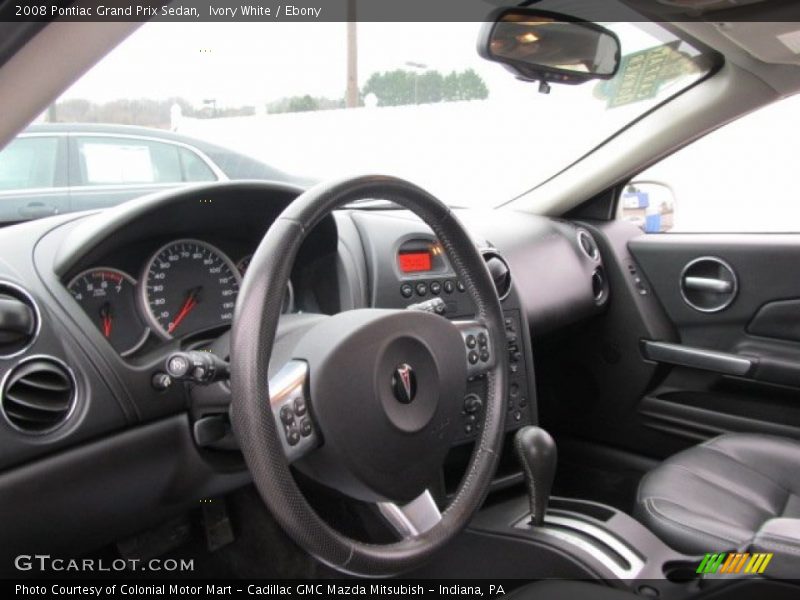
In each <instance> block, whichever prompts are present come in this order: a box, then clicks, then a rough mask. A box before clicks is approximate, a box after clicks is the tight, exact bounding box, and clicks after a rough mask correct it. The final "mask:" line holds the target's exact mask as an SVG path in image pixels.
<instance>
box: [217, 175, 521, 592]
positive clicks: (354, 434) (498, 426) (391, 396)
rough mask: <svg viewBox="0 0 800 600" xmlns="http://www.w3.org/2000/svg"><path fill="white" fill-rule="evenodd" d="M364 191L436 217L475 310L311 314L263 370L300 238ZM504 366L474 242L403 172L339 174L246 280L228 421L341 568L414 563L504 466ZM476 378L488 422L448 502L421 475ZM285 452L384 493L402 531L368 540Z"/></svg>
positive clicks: (254, 470)
mask: <svg viewBox="0 0 800 600" xmlns="http://www.w3.org/2000/svg"><path fill="white" fill-rule="evenodd" d="M365 198H381V199H386V200H390V201H392V202H395V203H397V204H399V205H402V206H403V207H405V208H407V209H409V210H411V211H412V212H414V213H415V214H416V215H417V216H419V217H420V218H421V219H422V220H423V221H424V222H425V223H427V225H428V226H430V228H431V229H432V230H433V232H434V234H435V235H436V237H437V238H438V240H439V241H440V242H441V244H442V247H443V248H444V250H445V252H446V254H447V256H448V258H449V260H450V264H451V265H452V267H453V269H454V270H455V273H456V275H457V277H458V278H459V279H460V280H461V281H462V282H463V283H464V285H465V287H466V290H467V292H468V293H469V294H470V296H471V297H472V299H473V301H474V304H475V306H476V309H477V310H476V314H475V318H474V319H472V320H468V321H449V320H447V319H445V318H443V317H441V316H439V315H438V314H434V313H431V312H425V311H420V310H382V309H358V310H351V311H346V312H343V313H340V314H337V315H335V316H318V317H317V318H314V319H307V320H306V321H305V326H304V329H303V332H302V335H301V336H295V338H294V339H297V338H298V337H299V341H298V342H297V343H296V344H295V346H294V348H293V349H291V350H290V352H289V356H291V357H292V358H291V360H289V361H288V362H287V363H286V364H285V365H284V366H283V367H282V368H281V369H280V370H279V371H278V372H277V373H275V374H274V375H273V376H272V378H270V377H269V373H270V371H269V367H270V359H271V357H273V355H274V354H276V352H275V351H274V346H275V345H276V330H277V326H278V320H279V317H280V314H281V305H282V302H283V295H284V290H285V289H286V285H287V282H288V280H289V276H290V273H291V269H292V265H293V263H294V260H295V257H296V255H297V252H298V249H299V248H300V245H301V243H302V242H303V239H304V238H305V236H306V235H307V234H308V232H309V231H311V230H312V229H313V228H314V226H315V225H317V224H318V223H319V222H320V221H321V220H322V219H323V218H324V217H325V216H327V215H328V214H329V213H330V212H331V211H333V210H334V209H336V208H338V207H341V206H343V205H345V204H348V203H351V202H354V201H356V200H360V199H365ZM281 354H284V352H281ZM284 355H285V354H284ZM507 372H508V358H507V353H506V352H505V329H504V321H503V313H502V310H501V308H500V302H499V299H498V297H497V293H496V291H495V288H494V285H493V283H492V279H491V277H490V275H489V272H488V270H487V268H486V265H485V263H484V260H483V258H482V257H481V255H480V253H479V251H478V249H477V248H476V246H475V243H474V242H473V240H472V239H471V238H470V236H469V234H468V233H467V232H466V231H465V230H464V228H463V226H462V225H461V224H460V223H459V221H458V220H457V219H456V217H455V216H454V215H453V213H452V212H451V211H450V209H449V208H448V207H447V206H446V205H445V204H443V203H442V202H441V201H439V200H437V199H436V198H434V197H433V196H431V195H430V194H429V193H427V192H426V191H424V190H423V189H421V188H419V187H417V186H415V185H413V184H411V183H409V182H407V181H404V180H401V179H397V178H393V177H385V176H367V177H360V178H354V179H345V180H340V181H337V182H333V183H328V184H320V185H317V186H315V187H313V188H311V189H310V190H308V191H306V192H305V193H303V194H302V195H300V196H299V197H298V198H297V199H296V200H295V201H294V202H292V204H290V205H289V206H288V207H287V208H286V209H285V210H284V211H283V213H281V215H280V216H279V217H278V218H277V220H276V221H275V222H274V223H273V225H272V226H271V227H270V229H269V231H268V232H267V234H266V235H265V237H264V239H263V240H262V241H261V244H260V245H259V247H258V250H257V251H256V253H255V255H254V256H253V259H252V261H251V263H250V267H249V268H248V271H247V275H246V276H245V278H244V281H243V282H242V286H241V288H240V291H239V297H238V301H237V304H236V311H235V314H234V319H233V328H232V336H231V389H232V396H233V400H232V406H231V416H232V422H233V426H234V431H235V432H236V435H237V437H238V439H239V442H240V445H241V448H242V452H243V454H244V457H245V460H246V462H247V465H248V467H249V469H250V472H251V474H252V477H253V480H254V482H255V485H256V487H257V488H258V491H259V493H260V495H261V497H262V499H263V501H264V503H265V504H266V505H267V507H268V508H269V510H270V511H271V512H272V514H273V515H274V517H275V518H276V520H277V521H278V522H279V523H280V525H281V526H282V527H283V528H284V529H285V531H286V532H287V533H288V534H289V535H290V536H291V537H292V538H294V540H295V541H296V542H297V543H298V545H300V546H301V547H302V548H304V549H305V550H306V551H308V552H309V553H310V554H311V555H312V556H314V557H316V558H317V559H319V560H320V561H322V562H323V563H325V564H327V565H329V566H331V567H333V568H334V569H337V570H339V571H342V572H346V573H352V574H356V575H361V576H371V577H376V576H389V575H394V574H399V573H402V572H404V571H408V570H411V569H413V568H416V567H418V566H420V565H422V564H423V563H424V562H425V561H426V560H427V559H428V558H430V557H431V555H432V554H433V553H434V552H435V551H436V550H438V549H440V548H441V547H442V546H444V545H445V544H446V543H447V542H448V541H449V540H451V539H452V538H453V537H454V536H455V535H456V534H457V533H458V532H459V531H460V530H461V529H462V528H463V527H465V526H466V525H467V523H468V522H469V520H470V518H471V517H472V515H473V513H474V512H475V511H476V510H477V509H478V508H479V507H480V505H481V503H482V502H483V499H484V498H485V495H486V493H487V491H488V488H489V484H490V482H491V479H492V476H493V474H494V471H495V467H496V465H497V460H498V452H499V449H500V448H501V444H502V437H503V431H504V420H505V412H506V411H505V410H504V408H505V406H504V405H505V397H506V390H507V383H508V382H507ZM471 376H485V377H486V379H487V397H486V406H485V411H484V414H485V420H484V422H483V423H482V424H480V425H479V431H480V435H479V439H478V442H477V444H476V446H475V451H474V453H473V455H472V459H471V461H470V463H469V466H468V468H467V472H466V474H465V476H464V478H463V480H462V482H461V484H460V487H459V489H458V492H457V494H456V495H455V497H454V498H453V500H452V501H451V502H450V504H449V506H448V507H447V509H446V510H445V511H444V512H440V511H439V508H438V507H437V505H436V503H435V502H434V500H433V497H432V495H431V494H430V492H429V491H428V485H430V483H431V482H432V481H435V480H436V476H437V473H438V471H439V469H440V468H441V466H442V463H443V461H444V458H445V455H446V453H447V451H448V449H449V448H450V446H451V443H452V441H453V440H454V439H455V437H456V435H457V433H458V432H459V430H460V428H461V427H462V423H461V419H460V414H461V412H462V411H463V410H464V394H465V388H466V381H467V378H468V377H471ZM290 465H292V466H293V467H294V468H297V469H299V470H300V471H301V472H303V473H304V474H306V475H308V476H309V477H311V478H313V479H314V480H316V481H318V482H320V483H323V484H324V485H326V486H328V487H330V488H333V489H335V490H338V491H339V492H341V493H343V494H345V495H347V496H350V497H352V498H356V499H358V500H362V501H367V502H375V503H376V504H377V507H378V509H379V510H380V512H381V514H382V515H383V516H384V517H385V518H386V520H387V521H388V522H389V523H390V524H392V525H393V526H394V528H395V530H396V532H397V534H398V541H396V542H393V543H389V544H369V543H365V542H361V541H358V540H354V539H352V538H350V537H347V536H345V535H343V534H342V533H339V532H338V531H336V530H335V529H333V528H332V527H331V526H329V525H328V524H327V523H326V522H325V521H324V520H323V519H322V518H321V517H319V516H318V515H317V514H316V512H315V511H314V510H313V509H312V507H311V506H310V505H309V503H308V501H307V500H306V498H305V497H304V496H303V494H302V492H301V490H300V489H299V488H298V486H297V483H296V482H295V479H294V477H293V475H292V472H291V470H290V468H289V467H290Z"/></svg>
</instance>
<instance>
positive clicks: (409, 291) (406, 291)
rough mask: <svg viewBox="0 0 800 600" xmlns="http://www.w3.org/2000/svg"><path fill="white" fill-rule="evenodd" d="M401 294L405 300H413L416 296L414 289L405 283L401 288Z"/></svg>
mask: <svg viewBox="0 0 800 600" xmlns="http://www.w3.org/2000/svg"><path fill="white" fill-rule="evenodd" d="M400 293H401V294H402V295H403V298H411V296H413V295H414V287H413V286H412V285H411V284H410V283H404V284H403V285H401V286H400Z"/></svg>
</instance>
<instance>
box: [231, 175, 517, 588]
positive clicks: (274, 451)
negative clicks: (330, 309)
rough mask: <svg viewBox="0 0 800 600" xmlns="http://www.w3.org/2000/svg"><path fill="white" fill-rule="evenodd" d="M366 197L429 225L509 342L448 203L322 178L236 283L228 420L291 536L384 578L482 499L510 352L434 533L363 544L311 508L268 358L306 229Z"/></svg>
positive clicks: (413, 190) (377, 180)
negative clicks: (283, 435) (273, 398)
mask: <svg viewBox="0 0 800 600" xmlns="http://www.w3.org/2000/svg"><path fill="white" fill-rule="evenodd" d="M365 198H380V199H385V200H390V201H392V202H395V203H397V204H399V205H401V206H403V207H405V208H407V209H409V210H411V211H412V212H414V213H415V214H416V215H417V216H419V217H420V218H421V219H422V220H423V221H424V222H425V223H426V224H427V225H428V226H429V227H431V229H432V230H433V232H434V234H435V235H436V236H437V238H438V239H439V241H440V242H441V244H442V246H443V248H444V250H445V252H446V254H447V256H448V258H449V260H450V263H451V265H452V267H453V269H454V270H455V272H456V275H457V276H458V278H459V279H460V280H461V281H462V282H463V283H464V285H465V287H466V290H467V292H468V293H469V294H470V296H471V297H472V299H473V301H474V304H475V306H476V309H477V311H476V319H478V320H480V321H482V322H483V323H484V325H485V326H486V328H487V331H488V335H489V337H490V339H491V341H492V344H493V347H494V348H498V349H503V348H505V345H506V342H505V331H504V324H503V323H504V320H503V313H502V309H501V307H500V302H499V299H498V297H497V293H496V291H495V288H494V284H493V282H492V279H491V277H490V275H489V272H488V270H487V268H486V265H485V262H484V260H483V258H482V256H481V254H480V252H479V251H478V249H477V247H476V245H475V243H474V241H473V240H472V239H471V238H470V236H469V234H468V233H467V232H466V231H465V230H464V228H463V226H462V225H461V224H460V222H459V221H458V220H457V218H456V217H455V215H453V213H452V212H451V210H450V209H449V208H448V207H447V206H446V205H445V204H444V203H442V202H441V201H440V200H438V199H436V198H435V197H433V196H432V195H430V194H429V193H428V192H426V191H425V190H423V189H421V188H419V187H417V186H415V185H413V184H411V183H409V182H407V181H404V180H402V179H398V178H394V177H387V176H364V177H359V178H353V179H344V180H339V181H335V182H332V183H326V184H320V185H317V186H315V187H313V188H311V189H309V190H308V191H306V192H305V193H303V194H301V195H300V196H299V197H298V198H297V199H295V200H294V202H292V203H291V204H290V205H289V206H288V207H287V208H286V209H285V210H284V211H283V212H282V213H281V214H280V216H279V217H278V218H277V219H276V220H275V222H274V223H273V224H272V226H271V227H270V228H269V230H268V232H267V234H266V235H265V237H264V239H263V240H262V241H261V243H260V245H259V247H258V249H257V251H256V252H255V254H254V255H253V258H252V261H251V263H250V266H249V268H248V272H247V275H246V276H245V278H244V281H243V282H242V286H241V288H240V291H239V296H238V300H237V303H236V310H235V315H234V319H233V327H232V335H231V389H232V397H233V400H232V405H231V420H232V423H233V426H234V431H235V432H236V435H237V437H238V439H239V442H240V445H241V449H242V452H243V454H244V457H245V460H246V463H247V465H248V468H249V470H250V472H251V474H252V477H253V481H254V483H255V485H256V487H257V489H258V491H259V493H260V495H261V497H262V499H263V501H264V503H265V504H266V506H267V507H268V509H269V510H270V511H271V512H272V514H273V515H274V517H275V519H276V520H277V521H278V523H279V524H280V525H281V526H282V527H283V529H284V530H285V531H286V532H287V533H288V534H289V536H290V537H292V538H293V539H294V540H295V541H296V542H297V543H298V545H299V546H300V547H302V548H304V549H305V550H306V551H308V552H309V553H310V554H311V555H312V556H314V557H315V558H317V559H318V560H320V561H321V562H323V563H325V564H327V565H328V566H330V567H332V568H334V569H336V570H338V571H341V572H345V573H351V574H356V575H361V576H368V577H380V576H390V575H395V574H399V573H402V572H406V571H409V570H411V569H413V568H416V567H418V566H421V565H422V564H423V563H424V562H425V561H426V560H427V559H429V558H430V557H431V555H432V554H433V553H434V552H436V551H437V550H438V549H440V548H441V547H442V546H444V545H445V544H446V543H447V542H448V541H449V540H451V539H452V538H453V537H454V536H455V535H456V534H457V533H458V532H459V531H461V529H463V528H464V527H465V526H466V525H467V523H468V522H469V520H470V518H471V517H472V515H473V514H474V513H475V511H476V510H477V509H478V508H479V507H480V505H481V503H482V502H483V500H484V498H485V496H486V494H487V492H488V489H489V485H490V483H491V480H492V477H493V474H494V471H495V468H496V465H497V461H498V451H499V449H500V448H501V447H502V440H503V433H504V425H505V412H506V411H505V398H506V392H507V372H508V358H507V356H506V354H507V353H506V352H504V351H502V350H500V351H498V352H496V354H497V360H496V361H495V365H494V366H493V367H492V368H491V369H490V370H489V371H488V372H487V373H486V378H487V397H486V408H485V421H484V424H483V427H481V428H480V437H479V439H478V440H477V443H476V446H475V450H474V452H473V455H472V458H471V460H470V463H469V466H468V468H467V472H466V474H465V475H464V478H463V479H462V482H461V485H460V487H459V489H458V491H457V493H456V495H455V497H454V498H453V500H452V501H451V502H450V504H449V506H448V507H447V509H446V510H445V511H444V512H443V513H442V518H441V520H440V521H439V522H438V523H437V524H436V525H435V526H434V527H433V528H432V529H430V530H428V531H426V532H424V533H421V534H419V535H417V536H414V537H407V538H404V539H402V540H401V541H398V542H395V543H391V544H369V543H365V542H361V541H357V540H353V539H351V538H349V537H347V536H345V535H343V534H341V533H339V532H338V531H336V530H335V529H334V528H332V527H331V526H329V525H328V524H327V523H326V522H325V521H324V520H323V519H322V518H321V517H319V516H318V515H317V514H316V512H315V511H314V510H313V509H312V508H311V506H310V505H309V504H308V502H307V500H306V499H305V497H304V496H303V493H302V492H301V490H300V489H299V488H298V486H297V484H296V482H295V480H294V477H293V476H292V473H291V471H290V468H289V465H288V463H287V460H286V458H285V456H284V451H283V448H282V446H281V441H280V438H279V435H280V432H279V431H278V428H277V425H276V423H275V421H274V418H273V414H272V411H271V409H270V401H269V398H270V389H269V378H268V369H269V362H270V357H271V354H272V347H273V343H274V341H275V334H276V330H277V324H278V319H279V317H280V314H281V306H282V302H283V295H284V294H283V290H284V289H285V288H286V284H287V282H288V280H289V276H290V274H291V270H292V266H293V264H294V260H295V257H296V255H297V252H298V250H299V248H300V246H301V244H302V242H303V240H304V239H305V237H306V235H307V233H308V232H309V231H311V230H312V229H313V228H314V226H315V225H317V224H318V223H319V222H320V221H321V220H322V219H323V218H324V217H325V216H327V215H328V214H330V213H331V212H332V211H333V210H334V209H336V208H339V207H342V206H344V205H346V204H348V203H351V202H353V201H355V200H360V199H365Z"/></svg>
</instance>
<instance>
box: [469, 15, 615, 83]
mask: <svg viewBox="0 0 800 600" xmlns="http://www.w3.org/2000/svg"><path fill="white" fill-rule="evenodd" d="M490 19H491V20H490V21H489V22H487V23H484V25H483V28H482V29H481V33H480V36H479V39H478V54H480V55H481V56H482V57H483V58H485V59H487V60H491V61H494V62H498V63H500V64H502V65H504V66H505V67H506V68H507V69H509V70H510V71H512V72H513V73H514V74H516V75H517V77H519V78H520V79H524V80H528V81H541V82H542V84H543V87H544V88H545V89H544V90H543V91H548V89H549V88H548V87H547V82H554V83H570V84H576V83H583V82H585V81H589V80H590V79H611V78H612V77H614V75H615V74H616V73H617V69H618V68H619V64H620V56H621V47H620V42H619V38H618V37H617V35H616V34H615V33H614V32H613V31H610V30H608V29H606V28H605V27H601V26H600V25H597V24H595V23H590V22H588V21H581V20H580V19H576V18H575V17H571V16H568V15H562V14H559V13H553V12H549V11H544V10H537V9H533V8H502V9H499V10H498V11H495V12H494V13H492V16H491V17H490Z"/></svg>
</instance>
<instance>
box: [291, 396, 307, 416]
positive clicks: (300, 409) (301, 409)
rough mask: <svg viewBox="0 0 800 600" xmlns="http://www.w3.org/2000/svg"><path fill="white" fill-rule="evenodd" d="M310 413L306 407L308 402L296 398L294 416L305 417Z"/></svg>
mask: <svg viewBox="0 0 800 600" xmlns="http://www.w3.org/2000/svg"><path fill="white" fill-rule="evenodd" d="M306 412H308V408H307V407H306V400H305V398H295V399H294V414H296V415H297V416H298V417H302V416H303V415H305V414H306Z"/></svg>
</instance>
